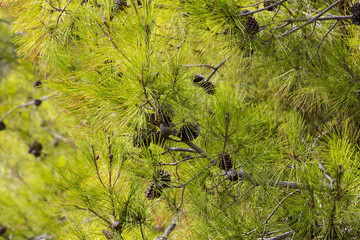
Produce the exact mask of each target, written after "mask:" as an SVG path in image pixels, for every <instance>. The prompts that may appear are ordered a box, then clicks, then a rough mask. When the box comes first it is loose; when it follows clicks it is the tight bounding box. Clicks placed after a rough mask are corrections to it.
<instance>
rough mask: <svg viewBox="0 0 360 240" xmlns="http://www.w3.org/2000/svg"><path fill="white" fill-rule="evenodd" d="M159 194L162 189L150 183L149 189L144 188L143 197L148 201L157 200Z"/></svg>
mask: <svg viewBox="0 0 360 240" xmlns="http://www.w3.org/2000/svg"><path fill="white" fill-rule="evenodd" d="M161 193H162V187H161V186H157V185H156V184H154V183H152V184H151V185H150V187H148V188H146V190H145V197H146V198H147V199H149V200H154V199H155V198H159V197H160V196H161Z"/></svg>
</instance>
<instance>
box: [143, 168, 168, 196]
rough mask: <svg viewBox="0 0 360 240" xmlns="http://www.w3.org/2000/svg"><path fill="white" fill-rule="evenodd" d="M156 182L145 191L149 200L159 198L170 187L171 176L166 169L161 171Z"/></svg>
mask: <svg viewBox="0 0 360 240" xmlns="http://www.w3.org/2000/svg"><path fill="white" fill-rule="evenodd" d="M153 178H154V182H153V183H151V184H150V186H149V187H147V188H146V189H145V197H146V198H147V199H149V200H154V199H155V198H159V197H160V196H161V194H162V191H163V189H164V188H168V187H170V182H171V176H170V174H169V173H168V172H166V171H165V170H164V169H159V170H158V171H157V172H156V174H155V176H153Z"/></svg>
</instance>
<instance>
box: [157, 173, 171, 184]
mask: <svg viewBox="0 0 360 240" xmlns="http://www.w3.org/2000/svg"><path fill="white" fill-rule="evenodd" d="M155 178H156V181H157V182H158V183H159V186H161V187H164V188H167V187H170V182H171V176H170V174H169V173H168V172H166V171H165V170H164V169H159V170H157V172H156V176H155Z"/></svg>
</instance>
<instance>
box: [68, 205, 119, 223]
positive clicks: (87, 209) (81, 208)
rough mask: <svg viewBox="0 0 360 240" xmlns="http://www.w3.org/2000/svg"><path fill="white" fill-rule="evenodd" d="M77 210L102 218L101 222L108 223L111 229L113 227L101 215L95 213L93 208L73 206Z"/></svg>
mask: <svg viewBox="0 0 360 240" xmlns="http://www.w3.org/2000/svg"><path fill="white" fill-rule="evenodd" d="M73 206H74V207H75V208H77V209H79V210H84V211H89V212H91V213H92V214H94V215H95V216H97V217H98V218H100V219H101V220H103V221H104V222H106V223H107V224H108V225H109V227H111V226H112V223H111V222H110V221H109V220H107V219H106V218H105V217H103V216H101V215H100V214H99V213H97V212H95V211H94V210H92V209H91V208H83V207H79V206H77V205H73Z"/></svg>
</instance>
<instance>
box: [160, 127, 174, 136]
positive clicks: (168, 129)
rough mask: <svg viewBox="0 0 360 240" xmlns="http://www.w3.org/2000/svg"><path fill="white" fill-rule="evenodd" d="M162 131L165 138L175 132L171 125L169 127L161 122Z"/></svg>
mask: <svg viewBox="0 0 360 240" xmlns="http://www.w3.org/2000/svg"><path fill="white" fill-rule="evenodd" d="M160 131H161V136H163V137H164V138H168V137H169V136H170V135H172V134H173V131H172V130H171V127H167V126H165V125H164V124H162V123H161V124H160Z"/></svg>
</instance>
